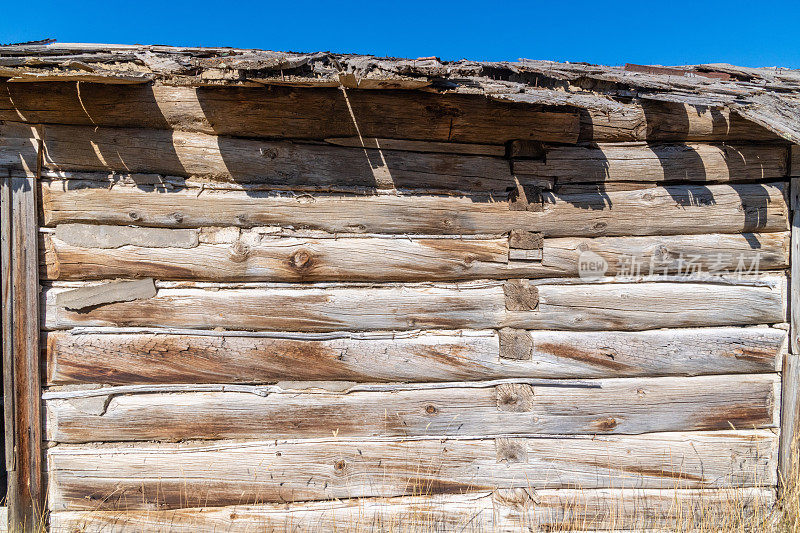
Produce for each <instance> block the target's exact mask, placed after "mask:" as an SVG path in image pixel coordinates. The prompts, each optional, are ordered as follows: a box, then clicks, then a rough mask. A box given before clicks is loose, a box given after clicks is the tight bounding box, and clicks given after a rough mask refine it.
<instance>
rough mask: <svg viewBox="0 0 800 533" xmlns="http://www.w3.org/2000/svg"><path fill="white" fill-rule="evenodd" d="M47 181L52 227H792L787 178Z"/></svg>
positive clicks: (558, 230) (553, 233)
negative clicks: (537, 206) (516, 188)
mask: <svg viewBox="0 0 800 533" xmlns="http://www.w3.org/2000/svg"><path fill="white" fill-rule="evenodd" d="M42 187H43V199H42V204H43V209H44V220H45V224H47V225H55V224H61V223H66V222H89V223H93V224H123V225H126V224H137V225H142V226H166V227H198V226H228V225H232V226H240V227H252V226H281V227H293V228H296V229H297V228H310V229H317V230H323V231H327V232H330V233H342V232H344V233H388V234H406V233H410V234H415V233H416V234H428V235H432V234H442V233H444V234H450V235H458V234H489V235H491V234H495V235H496V234H503V233H507V232H509V231H510V230H512V229H515V230H530V231H538V232H541V233H542V234H543V235H544V236H549V237H568V236H582V237H587V236H601V235H653V234H656V235H658V234H667V235H675V234H697V233H740V232H774V231H786V230H788V229H789V222H788V209H787V206H786V199H785V198H784V190H785V188H786V187H785V184H784V183H782V182H777V183H772V184H739V185H709V186H669V187H655V188H650V189H643V190H632V191H617V192H608V193H606V192H603V191H599V190H598V191H595V192H585V193H577V194H568V195H557V194H553V193H550V192H545V193H544V194H543V196H544V205H543V209H542V210H541V211H511V210H510V208H509V204H508V203H507V202H505V201H497V200H493V199H491V198H487V197H453V196H430V195H420V196H408V195H374V196H358V195H330V194H328V195H323V194H318V195H313V196H312V195H299V196H293V195H278V194H270V193H265V192H244V191H203V192H201V191H200V190H188V189H187V190H181V191H167V190H166V189H160V188H152V187H148V186H141V187H131V186H121V185H117V186H114V187H113V188H108V185H107V184H99V183H95V182H74V181H54V182H45V183H43V184H42Z"/></svg>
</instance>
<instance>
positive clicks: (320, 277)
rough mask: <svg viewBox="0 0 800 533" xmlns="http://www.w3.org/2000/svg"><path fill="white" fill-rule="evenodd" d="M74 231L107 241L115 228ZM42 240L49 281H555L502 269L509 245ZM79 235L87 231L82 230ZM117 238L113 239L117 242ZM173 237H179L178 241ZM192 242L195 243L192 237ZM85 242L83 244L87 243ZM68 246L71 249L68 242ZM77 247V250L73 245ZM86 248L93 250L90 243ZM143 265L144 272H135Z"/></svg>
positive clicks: (246, 237) (531, 271)
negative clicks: (106, 244)
mask: <svg viewBox="0 0 800 533" xmlns="http://www.w3.org/2000/svg"><path fill="white" fill-rule="evenodd" d="M70 226H73V227H74V226H81V227H82V229H81V233H86V234H89V233H90V232H91V231H92V228H97V230H96V231H98V232H99V233H109V234H112V233H113V230H114V228H115V226H90V225H85V226H83V225H78V224H74V225H72V224H71V225H70ZM60 228H62V226H57V228H56V233H55V235H54V236H53V237H51V236H49V235H45V236H44V243H45V245H44V250H45V264H46V270H45V276H46V277H47V278H48V279H74V280H80V279H104V278H115V277H139V276H155V277H156V278H158V279H162V280H164V279H189V280H254V281H339V280H344V281H424V280H453V279H482V278H489V279H492V278H500V279H504V278H511V277H542V276H546V275H551V274H557V271H556V269H542V268H541V267H540V266H537V265H535V264H528V263H509V249H508V239H506V238H494V239H466V240H462V239H459V238H450V239H425V238H424V237H423V238H412V237H409V238H396V239H386V238H339V239H299V238H292V237H270V236H263V235H259V234H257V233H245V234H241V235H238V234H237V236H236V237H235V240H231V241H229V242H227V243H220V244H210V243H203V244H197V245H196V246H195V247H192V248H189V247H186V248H183V247H161V245H164V244H168V243H167V242H166V239H163V240H162V239H161V237H162V235H161V234H159V235H156V236H155V237H154V241H155V242H156V246H157V247H149V246H147V243H148V240H149V239H148V237H147V236H148V234H149V233H150V232H151V231H153V230H154V229H155V230H156V231H159V232H164V231H187V230H164V229H161V228H135V229H134V228H122V229H125V230H126V232H127V233H130V234H131V235H132V236H133V237H134V238H133V239H131V241H136V242H139V243H140V244H141V245H140V246H136V245H127V244H123V241H120V240H119V238H117V242H119V243H120V247H117V248H94V247H83V246H75V245H70V244H68V243H66V242H64V241H62V240H61V239H60V238H59V237H60V236H61V235H60V234H59V230H60ZM83 228H86V229H83ZM117 237H119V236H117ZM177 237H180V236H177ZM194 240H195V242H197V237H196V236H195V237H194ZM87 241H90V240H88V239H87ZM73 242H74V241H73ZM77 244H81V243H77ZM89 244H94V243H92V242H89ZM142 264H147V268H146V269H144V270H143V269H142Z"/></svg>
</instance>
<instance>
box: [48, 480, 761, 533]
mask: <svg viewBox="0 0 800 533" xmlns="http://www.w3.org/2000/svg"><path fill="white" fill-rule="evenodd" d="M774 501H775V494H774V492H773V491H772V490H771V489H770V488H766V487H765V488H744V489H736V490H734V489H586V490H574V489H555V490H537V491H536V493H535V494H528V493H527V491H525V490H523V489H517V490H514V489H512V490H500V491H498V492H497V493H495V494H492V493H488V492H473V493H468V494H441V495H438V494H435V495H424V496H406V497H395V498H386V499H382V498H374V499H373V498H362V499H351V500H336V501H329V502H307V503H298V504H268V503H261V504H258V505H237V506H231V507H216V508H214V507H212V508H208V507H198V508H184V509H176V510H166V511H162V510H149V511H147V512H141V511H132V512H126V511H124V510H120V511H90V512H81V511H60V512H55V513H52V514H51V515H50V531H52V532H55V533H71V532H73V531H82V532H84V533H106V532H107V531H109V530H114V531H123V532H124V531H151V532H154V533H161V532H163V533H194V532H196V531H226V532H240V531H241V532H250V531H253V529H258V530H264V531H283V530H290V531H291V530H325V531H342V532H349V531H353V530H371V529H375V528H380V529H384V528H385V529H392V528H393V527H396V528H403V529H406V530H422V531H426V530H430V529H434V530H445V531H462V530H464V531H498V532H507V533H511V532H518V531H524V530H528V529H530V530H533V531H537V530H542V531H547V530H555V531H557V530H558V528H562V529H563V528H570V529H572V530H575V529H578V528H580V529H583V530H612V529H613V530H614V531H620V530H623V529H631V530H636V531H641V529H639V528H641V527H642V526H645V525H646V526H647V527H652V528H656V529H661V528H668V529H670V530H680V529H681V528H683V527H690V526H693V525H697V524H699V523H701V522H702V523H706V524H724V523H725V520H726V519H727V520H730V516H727V517H726V515H725V512H726V511H728V512H731V511H735V512H736V516H737V517H741V518H742V519H743V520H745V521H746V520H747V519H748V517H749V516H751V515H752V516H757V513H758V509H759V508H762V509H769V508H771V506H772V504H774ZM644 510H646V516H642V513H643V511H644Z"/></svg>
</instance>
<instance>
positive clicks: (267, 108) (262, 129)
mask: <svg viewBox="0 0 800 533" xmlns="http://www.w3.org/2000/svg"><path fill="white" fill-rule="evenodd" d="M629 78H630V76H628V81H627V82H626V83H629ZM562 83H563V82H562ZM545 93H547V91H543V92H540V93H538V94H545ZM548 94H549V93H548ZM560 94H561V95H563V94H564V93H563V92H562V93H560ZM0 95H2V97H0V120H20V118H22V119H23V120H25V121H26V122H34V123H59V124H82V125H87V126H93V125H100V126H115V127H146V128H157V129H179V130H185V131H196V132H201V133H209V134H218V135H240V136H245V137H270V138H275V137H293V138H301V139H317V140H323V139H327V138H329V137H352V136H355V135H358V133H359V132H358V131H357V130H356V128H355V125H354V117H355V122H356V123H357V124H358V130H359V131H360V134H361V135H362V136H364V137H379V138H381V137H388V138H395V139H415V140H430V141H454V142H472V143H488V144H503V143H505V142H506V141H510V140H515V139H533V140H539V141H551V142H563V143H572V142H575V140H576V139H577V138H578V135H579V134H580V138H581V139H582V140H587V141H591V140H595V141H636V140H651V141H653V140H662V141H685V140H692V141H703V140H720V141H721V140H727V141H732V140H758V139H764V140H773V139H775V138H777V136H776V135H775V134H773V133H772V132H770V131H767V130H765V129H764V128H761V127H758V126H756V125H754V124H753V123H752V122H749V121H747V120H744V119H742V118H741V117H739V116H737V115H736V113H733V112H731V111H730V110H729V109H727V108H721V107H719V106H706V105H701V106H695V105H689V104H684V103H679V102H657V101H653V100H644V101H642V102H641V105H633V104H621V103H619V102H616V101H614V100H611V99H607V98H596V100H597V101H598V103H599V104H600V105H594V106H592V105H589V106H585V107H588V109H586V110H585V111H583V112H582V113H581V116H580V119H579V113H578V112H576V111H574V109H575V108H572V107H567V108H566V109H568V110H569V111H568V112H561V113H559V112H552V111H542V107H541V105H537V101H536V98H537V94H536V92H534V94H508V95H505V94H499V95H494V96H495V97H494V98H486V96H484V95H456V94H450V95H442V94H434V93H426V92H419V91H414V92H411V91H408V92H406V91H348V92H347V97H348V99H349V104H350V107H351V108H352V114H351V113H350V109H348V101H347V100H346V99H345V96H344V94H343V92H342V91H340V90H339V89H337V88H327V89H292V88H282V87H274V86H273V87H271V88H270V89H269V90H265V89H264V88H263V87H259V88H245V87H243V88H235V87H225V88H223V87H214V88H211V87H209V88H203V87H171V86H165V85H153V86H146V85H125V86H112V87H109V86H105V85H102V84H82V85H81V88H80V93H79V92H78V90H77V88H76V84H75V83H42V84H34V83H25V84H7V85H6V84H3V85H2V90H0ZM589 99H591V97H589ZM526 100H528V101H532V103H526ZM538 103H545V104H553V103H555V102H551V101H540V102H538ZM563 103H566V104H568V105H575V104H577V105H578V107H581V102H580V101H576V102H562V104H563ZM487 117H491V120H487Z"/></svg>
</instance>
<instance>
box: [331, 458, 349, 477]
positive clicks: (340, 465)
mask: <svg viewBox="0 0 800 533" xmlns="http://www.w3.org/2000/svg"><path fill="white" fill-rule="evenodd" d="M346 467H347V463H346V462H345V461H344V459H339V460H338V461H336V462H335V463H333V469H334V470H335V471H336V472H337V473H339V474H341V473H342V472H344V469H345V468H346Z"/></svg>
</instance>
